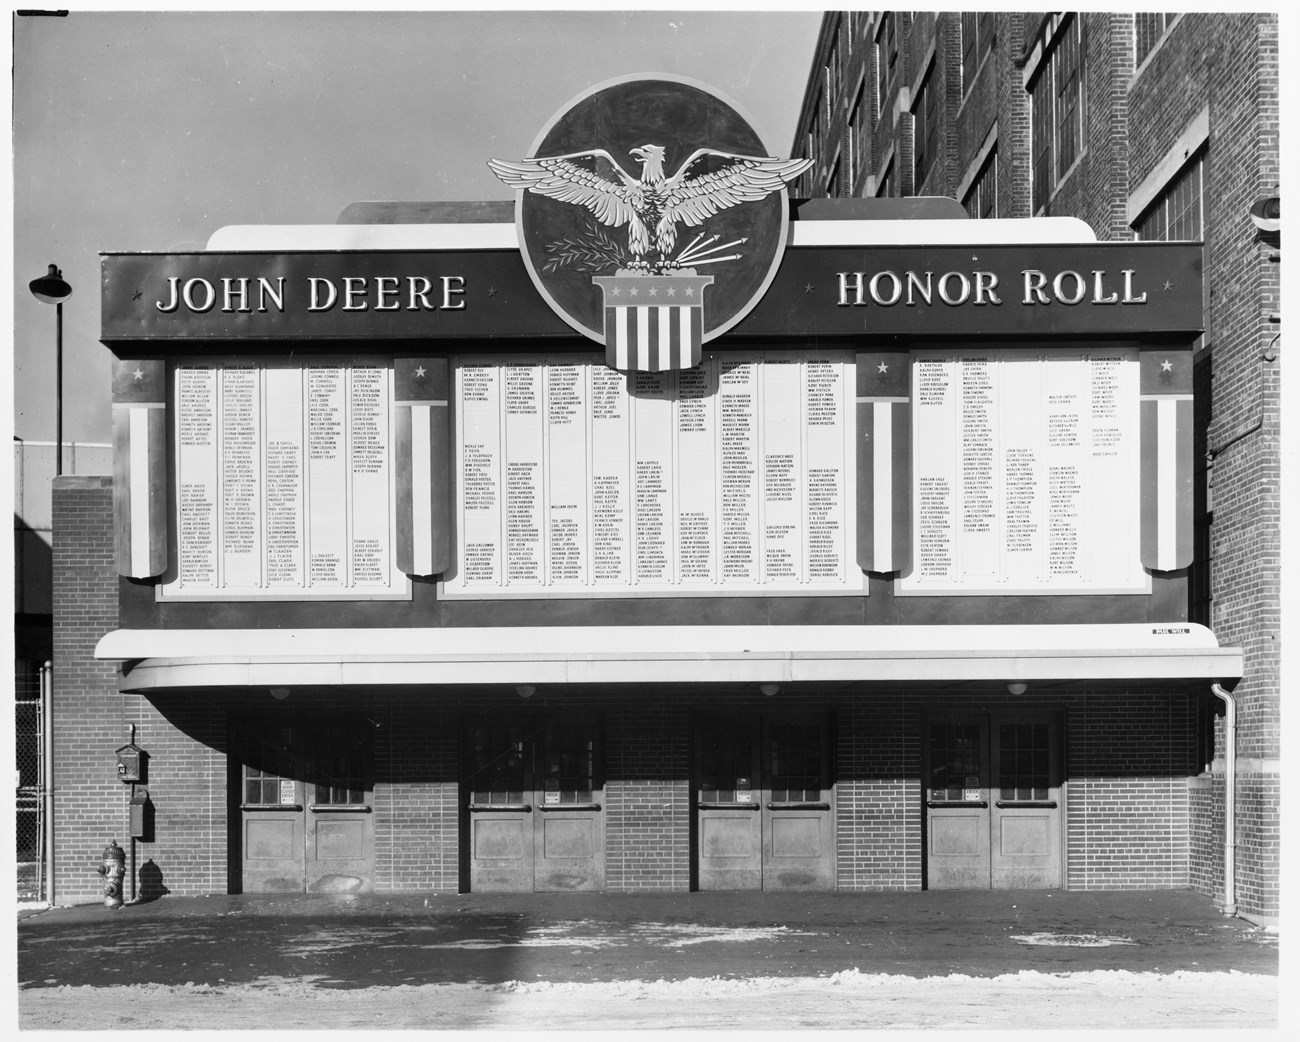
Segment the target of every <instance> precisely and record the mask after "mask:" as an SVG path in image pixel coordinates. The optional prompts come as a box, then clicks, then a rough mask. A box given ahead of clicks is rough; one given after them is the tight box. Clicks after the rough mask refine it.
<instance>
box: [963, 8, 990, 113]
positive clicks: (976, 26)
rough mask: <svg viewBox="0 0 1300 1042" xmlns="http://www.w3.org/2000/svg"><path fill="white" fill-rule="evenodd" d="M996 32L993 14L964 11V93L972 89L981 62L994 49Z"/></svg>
mask: <svg viewBox="0 0 1300 1042" xmlns="http://www.w3.org/2000/svg"><path fill="white" fill-rule="evenodd" d="M993 41H994V30H993V15H992V13H991V12H985V13H983V14H981V13H979V12H977V11H963V12H962V15H961V86H962V93H963V94H964V93H965V92H966V91H968V90H970V89H971V85H972V84H973V83H974V82H975V73H977V72H978V71H979V67H980V62H982V61H983V60H984V56H985V55H986V54H988V53H989V51H990V50H991V49H992V47H993Z"/></svg>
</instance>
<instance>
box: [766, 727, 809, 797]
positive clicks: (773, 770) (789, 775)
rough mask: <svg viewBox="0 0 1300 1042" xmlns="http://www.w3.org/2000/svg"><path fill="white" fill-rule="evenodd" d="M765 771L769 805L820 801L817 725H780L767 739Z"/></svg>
mask: <svg viewBox="0 0 1300 1042" xmlns="http://www.w3.org/2000/svg"><path fill="white" fill-rule="evenodd" d="M767 755H768V761H767V770H768V777H769V778H770V780H771V791H772V802H773V803H807V802H815V801H818V800H820V799H821V798H822V736H821V727H820V725H818V724H797V723H783V724H782V725H781V726H780V728H776V727H774V728H773V729H772V734H771V736H770V737H769V739H768V748H767Z"/></svg>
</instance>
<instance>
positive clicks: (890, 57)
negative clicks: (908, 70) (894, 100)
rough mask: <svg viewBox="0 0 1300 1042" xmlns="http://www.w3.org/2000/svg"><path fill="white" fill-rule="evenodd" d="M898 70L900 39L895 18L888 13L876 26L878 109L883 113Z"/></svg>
mask: <svg viewBox="0 0 1300 1042" xmlns="http://www.w3.org/2000/svg"><path fill="white" fill-rule="evenodd" d="M897 69H898V37H897V35H896V34H895V31H894V16H893V15H892V14H891V13H889V12H888V11H886V12H885V13H884V14H882V15H881V16H880V21H879V23H878V24H877V26H876V107H877V108H878V109H879V110H880V111H881V112H882V113H883V112H884V110H885V102H886V100H887V99H888V98H889V92H890V90H891V89H892V88H893V86H894V73H895V72H896V71H897Z"/></svg>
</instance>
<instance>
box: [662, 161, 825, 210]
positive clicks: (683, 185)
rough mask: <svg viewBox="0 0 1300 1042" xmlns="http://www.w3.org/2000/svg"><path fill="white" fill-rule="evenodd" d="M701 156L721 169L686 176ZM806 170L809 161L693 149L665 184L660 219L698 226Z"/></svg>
mask: <svg viewBox="0 0 1300 1042" xmlns="http://www.w3.org/2000/svg"><path fill="white" fill-rule="evenodd" d="M705 156H712V157H716V158H717V159H719V160H722V162H723V165H722V166H721V167H720V168H719V169H717V170H712V171H710V172H709V173H707V174H699V175H698V176H695V177H692V176H690V169H691V167H692V166H693V165H694V164H695V163H696V162H698V161H699V160H700V159H703V158H704V157H705ZM810 166H812V160H811V159H777V158H774V157H771V156H737V155H732V154H731V153H729V152H718V151H715V150H714V149H711V148H700V149H696V151H695V152H693V153H692V154H691V156H690V158H689V159H687V160H686V162H685V163H683V164H682V165H681V166H680V167H679V168H678V170H677V173H675V174H673V176H672V177H670V178H669V179H668V180H667V182H665V189H666V196H667V198H666V205H665V207H664V214H663V217H664V219H665V220H669V219H671V220H674V221H683V222H685V223H686V224H692V225H694V224H700V223H702V222H703V221H704V220H705V218H708V217H712V216H713V215H714V214H715V213H717V212H718V211H719V210H725V209H727V207H729V206H735V205H736V204H737V203H750V202H754V201H755V200H758V199H762V198H763V197H764V196H766V195H769V194H771V193H772V192H777V191H780V190H781V189H782V188H784V187H785V186H786V185H787V184H788V183H789V182H791V181H793V180H794V179H795V178H796V177H798V176H799V175H800V174H802V173H803V172H804V171H805V170H807V169H808V168H809V167H810ZM661 223H662V222H661Z"/></svg>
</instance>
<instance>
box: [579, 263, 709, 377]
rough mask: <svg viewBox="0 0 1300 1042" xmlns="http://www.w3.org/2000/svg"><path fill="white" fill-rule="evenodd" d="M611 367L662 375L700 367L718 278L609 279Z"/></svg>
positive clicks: (604, 287)
mask: <svg viewBox="0 0 1300 1042" xmlns="http://www.w3.org/2000/svg"><path fill="white" fill-rule="evenodd" d="M591 281H592V282H594V283H595V284H596V285H597V286H599V287H600V288H601V291H602V292H603V293H604V295H605V296H604V299H605V306H604V311H605V364H606V365H608V366H609V367H610V368H611V369H620V370H627V369H633V370H638V371H640V372H646V373H662V372H665V371H666V370H669V369H690V368H691V367H692V366H696V365H699V364H700V345H701V344H702V343H703V342H704V288H705V287H706V286H709V285H711V284H712V283H713V276H712V275H604V276H600V277H598V278H594V279H592V280H591Z"/></svg>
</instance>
